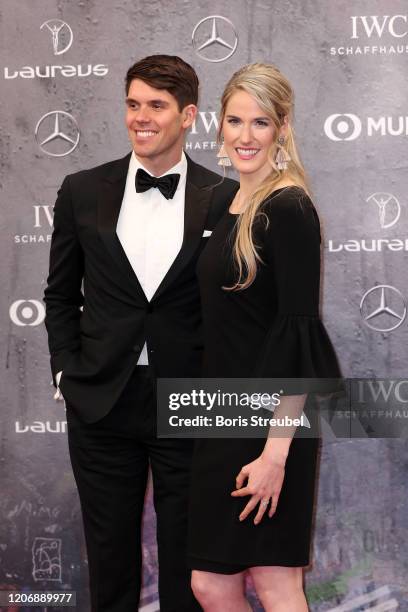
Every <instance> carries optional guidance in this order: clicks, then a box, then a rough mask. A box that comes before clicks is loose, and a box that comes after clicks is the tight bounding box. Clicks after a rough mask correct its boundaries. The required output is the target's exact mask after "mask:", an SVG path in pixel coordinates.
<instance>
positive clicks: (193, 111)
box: [181, 104, 198, 129]
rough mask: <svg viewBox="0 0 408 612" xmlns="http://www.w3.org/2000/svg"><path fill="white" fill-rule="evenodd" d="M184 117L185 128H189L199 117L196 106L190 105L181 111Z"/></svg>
mask: <svg viewBox="0 0 408 612" xmlns="http://www.w3.org/2000/svg"><path fill="white" fill-rule="evenodd" d="M181 112H182V115H183V128H185V129H187V128H189V127H190V126H191V125H192V124H193V123H194V120H195V118H196V117H197V112H198V108H197V107H196V105H195V104H188V105H187V106H185V107H184V108H183V110H182V111H181Z"/></svg>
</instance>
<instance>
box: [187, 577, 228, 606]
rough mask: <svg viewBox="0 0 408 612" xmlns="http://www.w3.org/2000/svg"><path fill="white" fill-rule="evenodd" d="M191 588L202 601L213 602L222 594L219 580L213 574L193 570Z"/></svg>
mask: <svg viewBox="0 0 408 612" xmlns="http://www.w3.org/2000/svg"><path fill="white" fill-rule="evenodd" d="M191 588H192V590H193V593H194V596H195V598H196V599H197V600H198V601H199V602H200V603H207V604H209V603H213V602H216V601H217V600H218V598H219V597H220V596H221V592H222V589H221V588H220V586H219V584H218V581H217V580H214V579H213V577H212V576H211V574H208V573H207V572H199V571H197V570H193V572H192V575H191Z"/></svg>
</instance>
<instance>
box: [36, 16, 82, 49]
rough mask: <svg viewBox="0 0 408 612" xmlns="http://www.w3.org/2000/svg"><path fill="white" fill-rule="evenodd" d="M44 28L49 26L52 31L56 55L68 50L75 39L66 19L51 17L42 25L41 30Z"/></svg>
mask: <svg viewBox="0 0 408 612" xmlns="http://www.w3.org/2000/svg"><path fill="white" fill-rule="evenodd" d="M43 28H47V29H48V30H49V31H50V32H51V36H52V48H53V51H54V55H62V54H63V53H65V52H66V51H68V49H69V48H70V46H71V45H72V41H73V40H74V35H73V33H72V30H71V28H70V26H69V25H68V24H67V23H66V22H65V21H61V19H49V20H48V21H44V23H43V24H42V26H40V30H42V29H43Z"/></svg>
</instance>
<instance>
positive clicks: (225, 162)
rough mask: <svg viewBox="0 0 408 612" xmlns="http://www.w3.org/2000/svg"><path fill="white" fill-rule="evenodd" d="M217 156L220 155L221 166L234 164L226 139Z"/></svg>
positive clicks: (219, 162) (219, 163)
mask: <svg viewBox="0 0 408 612" xmlns="http://www.w3.org/2000/svg"><path fill="white" fill-rule="evenodd" d="M217 157H218V165H219V166H232V164H231V160H230V158H229V157H228V153H227V151H226V150H225V145H224V141H222V144H221V147H220V150H219V151H218V153H217Z"/></svg>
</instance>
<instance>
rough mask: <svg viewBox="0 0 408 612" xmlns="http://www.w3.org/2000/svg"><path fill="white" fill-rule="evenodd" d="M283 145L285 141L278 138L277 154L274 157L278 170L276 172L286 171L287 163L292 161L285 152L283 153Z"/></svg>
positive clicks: (280, 137) (282, 138) (281, 137)
mask: <svg viewBox="0 0 408 612" xmlns="http://www.w3.org/2000/svg"><path fill="white" fill-rule="evenodd" d="M284 144H285V139H284V137H283V136H279V138H278V152H277V153H276V157H275V164H276V166H277V168H278V170H287V169H288V162H290V161H292V160H291V158H290V157H289V155H288V153H287V151H285V149H284V148H283V145H284Z"/></svg>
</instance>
